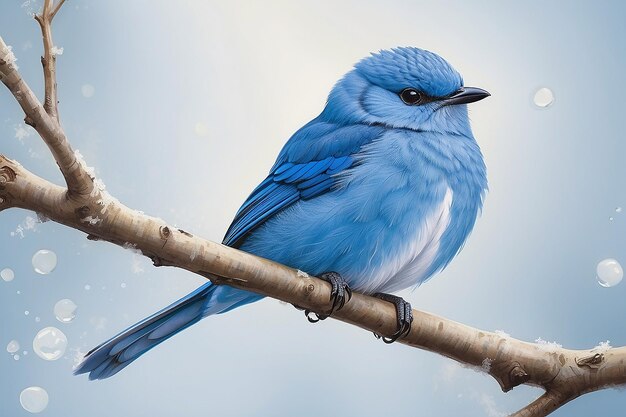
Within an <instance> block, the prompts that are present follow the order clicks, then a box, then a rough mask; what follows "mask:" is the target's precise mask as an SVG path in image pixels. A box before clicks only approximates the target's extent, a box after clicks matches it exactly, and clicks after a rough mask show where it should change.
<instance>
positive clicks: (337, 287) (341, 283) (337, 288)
mask: <svg viewBox="0 0 626 417" xmlns="http://www.w3.org/2000/svg"><path fill="white" fill-rule="evenodd" d="M319 277H320V278H321V279H323V280H324V281H326V282H328V283H329V284H330V285H331V290H330V301H331V302H332V306H331V308H330V312H328V314H320V313H316V312H314V311H311V310H308V309H302V308H300V307H298V306H295V307H296V308H298V309H300V310H304V315H305V316H306V318H307V320H308V321H309V322H310V323H317V322H318V321H322V320H326V319H327V318H328V317H330V316H331V315H332V314H333V313H334V312H335V311H338V310H341V309H342V308H343V306H344V305H346V303H347V302H348V301H350V298H352V290H351V289H350V287H349V286H348V283H347V282H346V281H345V280H344V279H343V277H342V276H341V275H340V274H338V273H337V272H324V273H323V274H321V275H320V276H319Z"/></svg>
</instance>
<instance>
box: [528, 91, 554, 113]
mask: <svg viewBox="0 0 626 417" xmlns="http://www.w3.org/2000/svg"><path fill="white" fill-rule="evenodd" d="M533 101H534V102H535V105H536V106H537V107H542V108H545V107H548V106H550V105H552V103H554V93H553V92H552V90H550V89H549V88H546V87H543V88H540V89H539V90H537V92H536V93H535V97H534V98H533Z"/></svg>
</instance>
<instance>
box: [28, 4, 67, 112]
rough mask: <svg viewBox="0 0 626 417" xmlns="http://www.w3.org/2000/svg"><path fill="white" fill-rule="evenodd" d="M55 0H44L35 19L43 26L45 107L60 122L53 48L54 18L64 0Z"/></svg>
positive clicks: (42, 59) (55, 59)
mask: <svg viewBox="0 0 626 417" xmlns="http://www.w3.org/2000/svg"><path fill="white" fill-rule="evenodd" d="M53 3H54V1H53V0H44V4H43V10H42V12H41V14H39V15H37V14H35V16H34V17H35V20H36V21H37V23H39V27H40V28H41V36H42V38H43V56H42V57H41V65H42V66H43V73H44V90H45V98H44V102H43V108H44V109H45V110H46V113H48V114H49V115H50V117H52V118H53V119H54V120H55V121H56V122H57V123H58V122H59V109H58V106H59V101H58V97H57V80H56V61H57V58H56V52H55V51H54V50H53V48H54V42H53V41H52V19H54V16H55V15H56V14H57V12H58V11H59V9H60V8H61V6H62V5H63V3H64V1H60V2H59V3H58V4H57V5H56V6H54V5H53Z"/></svg>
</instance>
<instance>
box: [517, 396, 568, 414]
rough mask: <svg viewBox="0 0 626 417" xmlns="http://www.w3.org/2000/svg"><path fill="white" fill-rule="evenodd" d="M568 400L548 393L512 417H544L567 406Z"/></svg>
mask: <svg viewBox="0 0 626 417" xmlns="http://www.w3.org/2000/svg"><path fill="white" fill-rule="evenodd" d="M566 402H567V400H566V399H565V398H563V396H562V395H559V394H557V393H556V392H554V391H548V392H546V393H544V394H543V395H542V396H541V397H539V398H537V399H536V400H535V401H533V402H532V403H530V404H528V405H527V406H526V407H524V408H522V409H521V410H519V411H518V412H516V413H513V414H511V415H510V417H544V416H547V415H548V414H550V413H552V412H553V411H554V410H556V409H557V408H559V407H560V406H562V405H563V404H565V403H566Z"/></svg>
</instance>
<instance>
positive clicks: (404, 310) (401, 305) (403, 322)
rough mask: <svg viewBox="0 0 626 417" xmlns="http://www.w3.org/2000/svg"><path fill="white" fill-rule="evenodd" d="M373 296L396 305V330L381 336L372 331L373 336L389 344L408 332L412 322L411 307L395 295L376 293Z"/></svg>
mask: <svg viewBox="0 0 626 417" xmlns="http://www.w3.org/2000/svg"><path fill="white" fill-rule="evenodd" d="M373 296H374V297H376V298H380V299H381V300H383V301H387V302H390V303H392V304H393V305H394V306H396V317H397V320H398V330H396V332H395V333H394V334H392V335H391V337H386V336H381V335H379V334H378V333H374V337H376V339H382V341H383V342H385V343H387V344H389V343H393V342H395V341H396V340H398V339H399V338H401V337H403V336H406V335H407V334H409V332H410V331H411V324H412V323H413V309H412V308H411V304H410V303H408V302H406V301H405V300H404V299H403V298H402V297H398V296H396V295H391V294H384V293H376V294H374V295H373Z"/></svg>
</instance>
